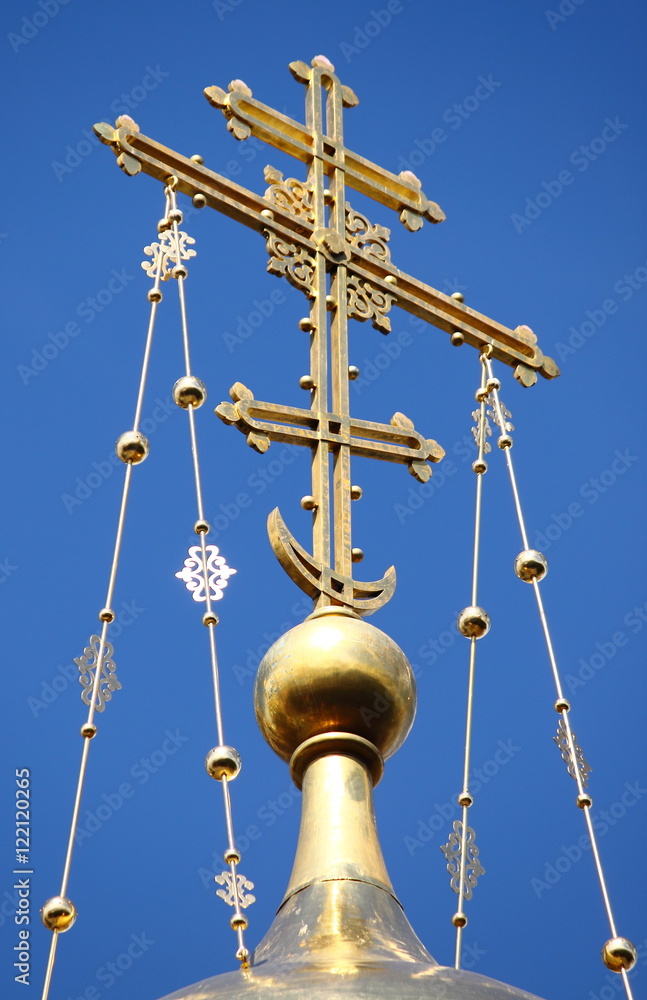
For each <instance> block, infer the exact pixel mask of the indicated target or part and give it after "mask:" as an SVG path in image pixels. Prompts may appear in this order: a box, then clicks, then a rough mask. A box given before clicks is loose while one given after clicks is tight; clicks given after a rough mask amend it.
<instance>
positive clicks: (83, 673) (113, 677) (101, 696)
mask: <svg viewBox="0 0 647 1000" xmlns="http://www.w3.org/2000/svg"><path fill="white" fill-rule="evenodd" d="M114 651H115V650H114V646H113V645H112V643H111V642H106V643H104V644H103V646H102V644H101V637H100V636H98V635H91V636H90V645H89V646H86V647H85V649H84V650H83V655H82V656H75V657H74V662H75V663H76V665H77V667H78V668H79V683H80V685H81V687H82V689H83V690H82V691H81V701H82V702H83V703H84V704H85V705H89V704H90V702H91V701H92V691H93V689H94V680H95V673H96V671H97V670H98V671H99V676H100V680H99V683H98V685H97V691H96V697H95V702H94V708H95V711H97V712H103V711H104V709H105V707H106V702H108V701H110V699H111V698H112V695H113V692H114V691H120V690H121V684H120V683H119V680H118V678H117V674H116V670H117V667H116V664H115V661H114V660H113V659H112V656H113V653H114Z"/></svg>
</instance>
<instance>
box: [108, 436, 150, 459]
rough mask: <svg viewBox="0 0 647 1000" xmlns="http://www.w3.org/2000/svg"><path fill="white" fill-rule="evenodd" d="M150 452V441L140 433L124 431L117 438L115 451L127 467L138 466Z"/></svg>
mask: <svg viewBox="0 0 647 1000" xmlns="http://www.w3.org/2000/svg"><path fill="white" fill-rule="evenodd" d="M149 450H150V445H149V444H148V439H147V438H146V437H144V435H143V434H141V433H140V432H139V431H124V433H123V434H121V435H120V437H118V438H117V442H116V444H115V451H116V452H117V456H118V457H119V458H120V459H121V461H122V462H125V463H126V465H138V464H139V462H143V461H144V459H145V458H146V457H147V455H148V452H149Z"/></svg>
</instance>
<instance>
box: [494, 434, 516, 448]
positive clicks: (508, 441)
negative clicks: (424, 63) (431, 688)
mask: <svg viewBox="0 0 647 1000" xmlns="http://www.w3.org/2000/svg"><path fill="white" fill-rule="evenodd" d="M497 444H498V446H499V448H502V449H503V448H512V438H511V437H510V435H509V434H502V435H501V437H500V438H497Z"/></svg>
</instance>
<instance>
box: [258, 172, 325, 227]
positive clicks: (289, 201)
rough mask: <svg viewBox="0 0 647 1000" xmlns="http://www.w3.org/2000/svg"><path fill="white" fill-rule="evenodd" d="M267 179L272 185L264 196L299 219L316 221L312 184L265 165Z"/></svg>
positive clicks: (271, 203)
mask: <svg viewBox="0 0 647 1000" xmlns="http://www.w3.org/2000/svg"><path fill="white" fill-rule="evenodd" d="M264 174H265V180H266V181H267V183H268V184H269V185H270V186H269V187H268V189H267V191H266V192H265V195H264V197H265V198H266V200H267V201H268V202H269V203H270V205H275V206H276V207H277V208H280V209H283V211H285V212H290V213H291V214H292V215H296V216H297V218H299V219H305V220H306V221H307V222H314V219H315V216H314V208H313V204H312V185H311V184H309V183H308V182H307V181H299V180H297V179H296V178H295V177H286V178H285V180H284V179H283V174H282V173H281V171H280V170H276V168H275V167H270V166H267V167H265V171H264Z"/></svg>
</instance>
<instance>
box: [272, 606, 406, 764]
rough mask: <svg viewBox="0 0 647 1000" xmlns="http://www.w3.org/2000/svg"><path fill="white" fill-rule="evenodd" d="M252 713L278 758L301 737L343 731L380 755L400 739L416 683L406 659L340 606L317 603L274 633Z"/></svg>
mask: <svg viewBox="0 0 647 1000" xmlns="http://www.w3.org/2000/svg"><path fill="white" fill-rule="evenodd" d="M254 701H255V707H256V718H257V721H258V725H259V726H260V729H261V732H262V733H263V735H264V737H265V739H266V740H267V742H268V743H269V744H270V746H271V747H272V748H273V749H274V750H275V751H276V752H277V753H278V754H279V756H280V757H282V758H283V759H284V760H290V758H291V757H292V755H293V753H294V751H295V750H296V749H297V747H299V746H300V745H301V744H303V743H304V742H305V741H306V740H310V739H312V738H313V737H317V736H321V735H322V734H325V733H348V734H351V735H352V736H357V737H360V738H362V739H363V740H367V741H369V743H371V744H373V746H374V747H376V748H377V749H378V750H379V752H380V754H381V755H382V757H390V756H391V754H393V753H395V751H396V750H397V749H398V747H400V746H401V745H402V743H403V742H404V740H405V739H406V737H407V734H408V732H409V730H410V729H411V725H412V723H413V718H414V715H415V710H416V687H415V680H414V677H413V672H412V670H411V667H410V665H409V661H408V660H407V658H406V656H405V655H404V653H403V652H402V650H401V649H400V648H399V646H397V645H396V643H395V642H393V640H392V639H390V638H389V637H388V636H387V635H385V633H384V632H381V631H380V630H379V629H378V628H375V626H374V625H369V624H368V622H365V621H363V620H362V619H361V618H359V616H358V615H356V614H354V613H353V612H352V611H348V610H347V609H345V608H337V607H330V608H322V609H320V610H319V611H315V612H314V613H313V614H312V615H310V616H309V617H308V618H306V620H305V621H304V622H302V623H301V624H300V625H297V626H296V627H295V628H293V629H290V631H289V632H286V633H285V635H283V636H281V638H280V639H278V640H277V641H276V642H275V643H274V645H273V646H271V647H270V649H269V650H268V651H267V653H266V654H265V656H264V657H263V659H262V661H261V664H260V666H259V668H258V674H257V677H256V687H255V692H254Z"/></svg>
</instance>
